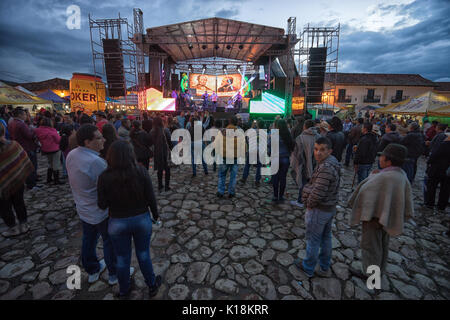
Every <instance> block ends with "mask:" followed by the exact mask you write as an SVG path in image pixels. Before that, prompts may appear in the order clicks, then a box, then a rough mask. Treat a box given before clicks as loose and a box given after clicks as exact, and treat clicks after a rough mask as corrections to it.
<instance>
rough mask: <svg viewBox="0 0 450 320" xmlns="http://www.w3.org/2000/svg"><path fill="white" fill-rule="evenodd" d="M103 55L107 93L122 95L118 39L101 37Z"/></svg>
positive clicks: (123, 85)
mask: <svg viewBox="0 0 450 320" xmlns="http://www.w3.org/2000/svg"><path fill="white" fill-rule="evenodd" d="M102 40H103V53H104V57H105V71H106V81H107V82H108V93H109V95H110V96H112V97H119V96H124V95H125V94H126V93H125V84H124V70H123V55H122V48H121V46H120V41H119V39H102Z"/></svg>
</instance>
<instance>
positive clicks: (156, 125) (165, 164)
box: [150, 116, 170, 192]
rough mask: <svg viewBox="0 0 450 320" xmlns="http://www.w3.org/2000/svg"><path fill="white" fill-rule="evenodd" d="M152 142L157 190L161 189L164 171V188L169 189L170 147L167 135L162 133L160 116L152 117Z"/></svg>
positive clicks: (162, 126) (162, 127)
mask: <svg viewBox="0 0 450 320" xmlns="http://www.w3.org/2000/svg"><path fill="white" fill-rule="evenodd" d="M150 136H151V139H152V143H153V145H154V156H153V162H154V168H155V170H156V171H158V191H159V192H161V191H162V189H163V183H162V177H163V172H164V173H165V190H166V191H169V190H170V187H169V184H170V168H169V152H170V148H169V146H168V144H167V137H166V134H165V133H164V125H163V121H162V119H161V117H159V116H158V117H155V118H154V119H153V129H152V131H150Z"/></svg>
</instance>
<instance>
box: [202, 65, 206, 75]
mask: <svg viewBox="0 0 450 320" xmlns="http://www.w3.org/2000/svg"><path fill="white" fill-rule="evenodd" d="M205 71H206V64H204V65H203V68H202V72H203V73H205Z"/></svg>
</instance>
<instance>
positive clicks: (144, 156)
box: [130, 120, 153, 170]
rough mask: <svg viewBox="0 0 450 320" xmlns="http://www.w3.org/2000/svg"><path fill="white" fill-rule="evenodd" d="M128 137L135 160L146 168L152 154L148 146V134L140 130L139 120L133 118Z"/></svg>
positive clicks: (150, 142) (149, 143)
mask: <svg viewBox="0 0 450 320" xmlns="http://www.w3.org/2000/svg"><path fill="white" fill-rule="evenodd" d="M130 139H131V143H132V144H133V147H134V153H135V155H136V159H137V162H138V163H139V164H141V165H143V166H144V168H145V169H147V170H148V167H149V165H150V157H152V156H153V154H152V151H151V150H150V146H151V145H152V141H151V137H150V134H148V133H147V132H145V131H144V130H142V126H141V122H140V121H138V120H134V121H133V123H132V127H131V130H130Z"/></svg>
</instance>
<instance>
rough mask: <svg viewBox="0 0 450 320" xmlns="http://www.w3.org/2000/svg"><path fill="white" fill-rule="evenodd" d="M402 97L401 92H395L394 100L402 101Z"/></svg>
mask: <svg viewBox="0 0 450 320" xmlns="http://www.w3.org/2000/svg"><path fill="white" fill-rule="evenodd" d="M402 97H403V90H397V91H396V92H395V99H396V100H402Z"/></svg>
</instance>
